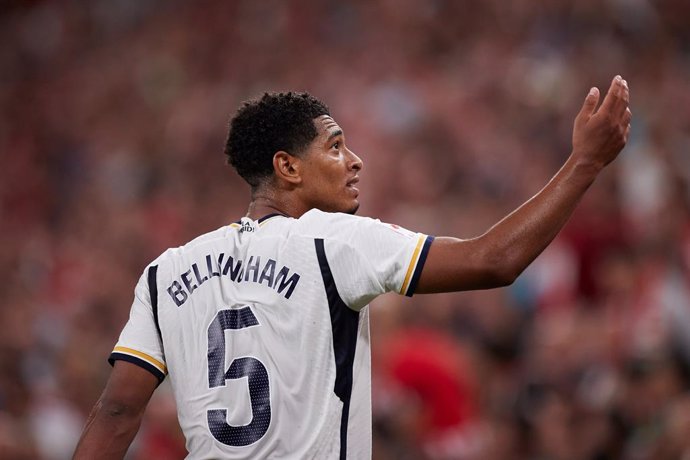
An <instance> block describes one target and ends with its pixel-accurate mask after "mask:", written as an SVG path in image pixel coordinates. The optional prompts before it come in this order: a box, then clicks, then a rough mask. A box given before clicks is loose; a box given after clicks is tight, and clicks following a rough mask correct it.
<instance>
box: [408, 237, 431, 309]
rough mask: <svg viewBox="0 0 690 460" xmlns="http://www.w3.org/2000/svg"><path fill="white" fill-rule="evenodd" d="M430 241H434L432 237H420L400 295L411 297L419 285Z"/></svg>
mask: <svg viewBox="0 0 690 460" xmlns="http://www.w3.org/2000/svg"><path fill="white" fill-rule="evenodd" d="M432 241H434V237H433V236H426V237H425V236H424V235H421V236H420V239H419V242H418V243H417V247H416V248H415V250H414V253H413V254H412V260H411V261H410V266H409V267H408V270H407V274H406V276H405V281H404V282H403V286H402V289H401V291H400V293H401V294H404V295H406V296H408V297H412V295H413V294H414V292H415V290H416V289H417V284H418V283H419V278H420V276H421V275H422V269H423V268H424V263H425V262H426V256H427V254H428V253H429V248H430V247H431V242H432Z"/></svg>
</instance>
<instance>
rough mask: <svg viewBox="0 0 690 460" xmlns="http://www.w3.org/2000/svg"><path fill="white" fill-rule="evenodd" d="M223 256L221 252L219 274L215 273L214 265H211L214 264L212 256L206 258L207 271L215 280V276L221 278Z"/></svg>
mask: <svg viewBox="0 0 690 460" xmlns="http://www.w3.org/2000/svg"><path fill="white" fill-rule="evenodd" d="M223 255H224V254H223V253H222V252H221V253H220V256H218V270H219V271H217V272H214V271H213V265H211V263H212V261H211V254H209V255H207V256H206V269H207V271H208V274H209V276H210V277H211V278H213V277H214V276H220V264H222V263H223Z"/></svg>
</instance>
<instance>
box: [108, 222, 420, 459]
mask: <svg viewBox="0 0 690 460" xmlns="http://www.w3.org/2000/svg"><path fill="white" fill-rule="evenodd" d="M430 243H431V237H427V236H426V235H423V234H416V233H412V232H409V231H407V230H404V229H401V228H399V227H396V226H393V225H388V224H383V223H381V222H379V221H377V220H373V219H367V218H361V217H355V216H349V215H345V214H330V213H323V212H320V211H315V210H313V211H310V212H308V213H306V214H305V215H304V216H302V217H301V218H300V219H292V218H287V217H283V216H280V215H274V216H267V217H266V218H264V219H259V220H257V221H253V220H251V219H248V218H243V219H242V220H241V221H240V222H238V223H236V224H232V225H230V226H226V227H222V228H220V229H218V230H216V231H214V232H211V233H208V234H205V235H203V236H201V237H199V238H197V239H195V240H193V241H191V242H190V243H188V244H187V245H185V246H183V247H180V248H175V249H170V250H168V251H166V252H165V253H164V254H163V255H161V256H160V257H159V258H158V259H156V260H155V261H154V262H153V263H152V264H151V265H149V266H148V267H147V269H146V271H145V272H144V274H143V275H142V277H141V279H140V281H139V283H138V284H137V287H136V289H135V300H134V303H133V306H132V312H131V315H130V319H129V321H128V323H127V325H126V326H125V328H124V330H123V332H122V334H121V336H120V340H119V341H118V343H117V345H116V347H115V349H114V351H113V353H112V355H111V361H114V360H117V359H122V360H126V361H130V362H132V363H134V364H137V365H140V366H142V367H144V368H146V369H148V370H150V371H151V372H153V373H154V374H155V375H156V376H158V377H159V378H160V379H161V380H162V379H163V378H164V377H165V375H166V374H168V375H169V378H170V381H171V384H172V388H173V392H174V395H175V400H176V403H177V407H178V418H179V422H180V426H181V428H182V430H183V432H184V434H185V437H186V447H187V450H188V451H189V457H188V458H194V459H202V458H204V459H205V458H227V459H244V458H320V459H330V458H333V459H337V458H368V457H370V456H371V401H370V393H371V392H370V351H369V350H370V349H369V325H368V308H367V307H366V305H367V304H368V302H369V301H370V300H371V299H372V298H374V297H376V296H377V295H379V294H381V293H384V292H388V291H398V292H400V293H403V294H408V295H411V293H412V292H413V291H414V286H415V284H416V280H417V279H418V277H419V274H420V272H421V267H422V266H423V263H424V259H425V256H426V251H427V250H428V247H429V245H430Z"/></svg>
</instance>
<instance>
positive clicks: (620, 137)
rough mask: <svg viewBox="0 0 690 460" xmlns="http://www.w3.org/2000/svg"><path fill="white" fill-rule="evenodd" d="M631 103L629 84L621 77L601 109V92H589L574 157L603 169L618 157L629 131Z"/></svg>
mask: <svg viewBox="0 0 690 460" xmlns="http://www.w3.org/2000/svg"><path fill="white" fill-rule="evenodd" d="M629 103H630V92H629V90H628V83H627V82H626V81H625V80H623V78H621V76H620V75H617V76H616V77H615V78H614V79H613V81H612V82H611V87H610V88H609V91H608V93H607V94H606V97H604V102H603V103H602V104H601V106H600V107H599V108H598V109H597V105H598V104H599V90H598V89H597V88H592V89H591V90H590V91H589V94H588V95H587V97H586V98H585V102H584V104H583V105H582V109H581V110H580V113H579V114H578V115H577V117H576V118H575V126H574V128H573V155H574V156H575V157H576V158H577V159H578V160H580V161H582V162H584V163H585V164H591V165H593V166H595V167H597V168H603V167H604V166H606V165H607V164H609V163H610V162H612V161H613V160H614V159H615V158H616V157H617V156H618V153H619V152H620V151H621V150H623V147H625V143H626V142H627V140H628V134H629V132H630V119H631V118H632V113H631V112H630V109H629V108H628V104H629Z"/></svg>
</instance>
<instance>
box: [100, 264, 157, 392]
mask: <svg viewBox="0 0 690 460" xmlns="http://www.w3.org/2000/svg"><path fill="white" fill-rule="evenodd" d="M155 268H156V267H155V266H149V267H147V269H146V270H145V271H144V274H143V275H142V276H141V278H139V281H138V282H137V285H136V287H135V289H134V301H133V302H132V309H131V311H130V315H129V320H128V321H127V324H126V325H125V327H124V329H123V330H122V333H121V334H120V338H119V340H118V341H117V344H116V345H115V348H114V349H113V351H112V353H111V354H110V357H109V358H108V362H109V363H110V364H111V365H114V363H115V361H117V360H122V361H127V362H130V363H132V364H135V365H137V366H139V367H142V368H144V369H146V370H147V371H149V372H151V373H152V374H153V375H154V376H156V378H158V380H159V382H162V381H163V379H165V375H166V374H167V367H166V365H165V355H164V353H163V344H162V341H161V336H160V333H159V331H158V327H157V323H156V318H155V316H156V315H155V313H154V308H155V307H156V305H152V302H151V300H152V298H153V299H154V303H155V301H156V299H157V292H156V293H155V294H154V295H153V296H152V295H151V289H154V290H156V291H157V288H156V279H155V278H156V270H155Z"/></svg>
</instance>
